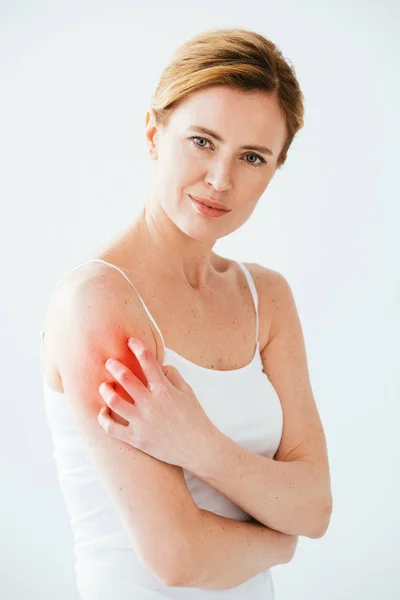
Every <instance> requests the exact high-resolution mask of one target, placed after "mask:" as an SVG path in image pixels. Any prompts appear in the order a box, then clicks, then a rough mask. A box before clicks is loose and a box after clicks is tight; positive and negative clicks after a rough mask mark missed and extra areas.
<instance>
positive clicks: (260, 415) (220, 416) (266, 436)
mask: <svg viewBox="0 0 400 600" xmlns="http://www.w3.org/2000/svg"><path fill="white" fill-rule="evenodd" d="M91 261H99V262H102V263H104V264H106V265H109V266H110V267H112V268H114V269H117V270H118V271H119V272H120V273H121V275H123V276H124V277H125V278H126V279H127V280H128V281H129V283H130V284H131V285H133V284H132V282H131V281H130V280H129V279H128V277H127V276H126V275H125V273H124V272H123V271H122V270H121V269H119V268H118V267H116V266H115V265H112V264H111V263H107V262H105V261H103V260H102V259H90V260H88V261H86V262H85V263H82V264H81V265H78V266H77V267H75V268H74V269H77V268H78V267H80V266H82V265H83V264H86V263H87V262H91ZM238 264H239V265H240V267H241V269H242V270H243V272H244V274H245V276H246V280H247V282H248V285H249V287H250V290H251V294H252V297H253V301H254V305H255V309H256V332H255V334H256V340H257V343H256V350H255V353H254V356H253V359H252V360H251V362H250V363H248V364H247V365H245V366H244V367H241V368H239V369H234V370H230V371H218V370H215V369H208V368H205V367H201V366H199V365H197V364H195V363H193V362H191V361H189V360H187V359H186V358H184V357H183V356H181V355H179V354H178V353H177V352H175V351H174V350H172V349H171V348H168V347H166V346H165V343H164V338H163V336H162V333H161V331H160V329H159V327H158V325H157V323H156V322H155V320H154V318H153V317H152V315H151V314H150V312H149V310H148V309H147V307H146V305H145V303H144V302H143V300H142V298H140V295H139V293H138V292H137V290H136V288H135V286H133V287H134V289H135V290H136V292H137V293H138V295H139V298H140V300H141V301H142V304H143V307H144V309H145V310H146V312H147V314H148V316H149V318H150V319H151V321H152V322H153V324H154V326H155V328H156V329H157V331H158V333H159V334H160V337H161V339H162V341H163V343H164V348H165V358H164V363H163V364H170V365H173V366H175V367H176V368H177V369H178V370H179V371H180V373H181V374H182V376H183V377H184V379H185V380H186V381H187V382H188V383H189V384H190V385H191V387H192V388H193V391H194V393H195V394H196V396H197V398H198V400H199V402H200V403H201V405H202V407H203V409H204V411H205V412H206V414H207V416H208V417H209V418H210V420H211V421H212V422H213V423H214V424H215V425H216V426H217V427H218V429H220V431H222V432H223V433H224V434H225V435H227V436H229V437H230V438H231V439H233V440H234V441H235V442H236V443H237V444H240V445H242V446H243V447H245V448H248V449H249V450H251V451H252V452H255V453H257V454H260V455H262V456H265V457H268V458H273V456H274V454H275V453H276V451H277V449H278V447H279V443H280V440H281V435H282V426H283V414H282V409H281V404H280V401H279V397H278V395H277V393H276V391H275V389H274V387H273V386H272V384H271V382H270V381H269V379H268V377H267V375H266V374H265V373H264V372H263V370H262V369H263V364H262V360H261V355H260V348H259V341H258V322H259V317H258V296H257V290H256V287H255V285H254V282H253V279H252V277H251V274H250V272H249V270H248V269H247V268H246V267H245V265H243V264H242V263H238ZM74 269H72V270H74ZM64 277H65V276H64ZM64 277H63V279H64ZM57 285H58V284H57ZM40 333H41V339H42V340H43V335H44V332H43V331H41V332H40ZM42 361H43V355H42ZM41 364H42V376H43V362H42V363H41ZM43 390H44V400H45V414H46V418H47V421H48V424H49V427H50V431H51V437H52V442H53V456H54V458H55V460H56V466H57V471H58V480H59V483H60V487H61V491H62V494H63V497H64V502H65V506H66V509H67V512H68V515H69V518H70V523H71V528H72V533H73V539H74V556H75V574H76V581H77V586H78V591H79V594H80V598H81V599H82V600H160V599H162V598H173V599H178V598H179V599H182V600H200V599H205V598H207V599H208V600H214V599H215V600H217V599H219V600H225V599H228V598H229V600H233V599H235V600H239V599H240V600H250V599H251V600H273V598H274V587H273V581H272V577H271V573H270V569H268V570H266V571H265V572H263V573H259V574H258V575H256V576H255V577H252V578H251V579H249V580H248V581H246V582H244V583H242V584H240V585H238V586H236V587H234V588H231V589H227V590H205V589H198V588H196V589H195V588H178V587H176V588H174V587H168V586H166V585H164V584H163V583H162V582H161V581H159V580H158V579H157V578H156V577H155V576H154V575H153V574H152V573H151V572H150V571H148V570H147V569H146V568H145V567H144V566H143V564H142V563H141V562H140V560H139V558H138V556H137V554H136V553H135V551H134V550H133V548H132V545H131V543H130V540H129V537H128V534H127V532H126V530H125V528H124V525H123V523H122V521H121V519H120V517H119V515H118V512H117V510H116V508H115V506H114V504H113V502H112V500H111V498H110V497H109V495H108V493H107V491H106V489H105V488H104V486H103V484H102V482H101V479H100V477H99V475H98V472H97V470H96V468H95V467H94V466H93V464H92V462H91V459H90V457H89V455H88V453H87V452H86V450H85V446H84V443H83V440H82V438H81V436H80V434H79V433H78V431H77V429H76V427H75V423H74V420H73V418H72V416H71V412H70V409H69V405H68V398H67V397H66V396H65V394H64V393H62V392H57V391H55V390H53V389H52V388H50V387H49V386H48V385H47V384H46V381H45V379H44V377H43ZM184 477H185V480H186V483H187V486H188V488H189V491H190V493H191V494H192V497H193V499H194V501H195V502H196V504H197V505H198V506H199V507H200V508H204V509H206V510H209V511H212V512H214V513H216V514H218V515H221V516H224V517H229V518H231V519H236V520H240V521H247V520H250V516H249V515H248V514H247V513H246V512H244V511H243V510H242V509H241V508H240V507H239V506H237V505H236V504H234V503H233V502H232V501H231V500H230V499H229V498H227V497H226V496H224V495H223V494H222V493H220V492H219V491H217V490H216V489H215V488H213V487H211V486H210V485H208V484H207V483H205V482H204V481H203V480H202V479H199V478H197V477H195V476H194V475H193V474H192V473H191V472H189V471H187V470H185V469H184Z"/></svg>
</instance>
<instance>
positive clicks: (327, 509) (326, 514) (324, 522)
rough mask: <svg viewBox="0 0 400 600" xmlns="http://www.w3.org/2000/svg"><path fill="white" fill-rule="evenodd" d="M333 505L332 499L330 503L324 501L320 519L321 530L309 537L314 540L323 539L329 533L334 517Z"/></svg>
mask: <svg viewBox="0 0 400 600" xmlns="http://www.w3.org/2000/svg"><path fill="white" fill-rule="evenodd" d="M332 505H333V502H332V497H330V498H329V500H328V501H324V503H323V510H322V517H321V518H320V519H319V528H318V530H317V531H316V532H313V533H312V535H309V537H310V538H312V539H314V540H316V539H319V538H322V537H323V536H324V535H325V533H326V532H327V531H328V528H329V523H330V521H331V515H332Z"/></svg>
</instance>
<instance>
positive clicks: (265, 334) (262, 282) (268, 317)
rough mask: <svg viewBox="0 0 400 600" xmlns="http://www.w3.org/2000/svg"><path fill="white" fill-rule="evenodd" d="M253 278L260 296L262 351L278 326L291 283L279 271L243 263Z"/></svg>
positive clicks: (255, 264) (256, 264)
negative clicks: (284, 299)
mask: <svg viewBox="0 0 400 600" xmlns="http://www.w3.org/2000/svg"><path fill="white" fill-rule="evenodd" d="M243 264H244V265H245V266H246V267H247V268H248V270H249V271H250V274H251V276H252V278H253V281H254V284H255V286H256V288H257V294H258V308H259V316H260V349H261V350H260V351H261V352H262V351H263V350H264V348H265V347H266V346H267V344H268V342H269V340H270V339H271V336H272V335H273V331H274V327H276V325H277V319H278V318H279V315H280V312H281V310H282V306H283V305H284V301H283V298H284V296H285V295H286V296H287V295H288V293H290V286H289V283H288V281H287V279H286V277H285V276H284V275H282V273H280V272H279V271H276V270H274V269H271V268H269V267H264V266H263V265H259V264H258V263H243Z"/></svg>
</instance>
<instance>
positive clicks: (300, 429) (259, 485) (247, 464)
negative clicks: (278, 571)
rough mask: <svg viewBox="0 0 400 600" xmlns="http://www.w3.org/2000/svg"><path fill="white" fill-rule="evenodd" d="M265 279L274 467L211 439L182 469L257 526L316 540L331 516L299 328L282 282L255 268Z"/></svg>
mask: <svg viewBox="0 0 400 600" xmlns="http://www.w3.org/2000/svg"><path fill="white" fill-rule="evenodd" d="M255 267H256V268H258V272H259V274H260V276H261V277H264V281H265V280H266V276H267V277H268V282H267V283H268V285H267V286H265V287H266V288H267V289H268V295H267V294H264V299H263V302H268V303H269V306H268V310H269V311H273V318H272V326H271V332H270V338H269V341H268V344H267V345H266V347H265V348H264V349H263V351H262V353H261V356H262V361H263V365H264V372H265V373H266V375H267V376H268V378H269V380H270V382H271V383H272V385H273V387H274V388H275V390H276V392H277V394H278V396H279V399H280V402H281V405H282V410H283V433H282V437H281V441H280V445H279V448H278V451H277V453H276V454H275V457H274V459H270V458H265V457H263V456H261V455H259V454H255V453H253V452H251V451H250V450H247V449H246V448H243V447H242V446H239V445H238V444H236V443H235V442H234V441H233V440H232V439H230V438H229V437H227V436H225V435H224V434H222V433H221V432H219V431H218V430H217V431H214V432H213V433H212V435H211V437H210V438H209V439H208V440H205V441H204V445H203V447H202V449H201V451H199V452H198V453H197V455H196V457H197V460H196V459H195V457H194V458H193V462H192V464H191V465H190V467H189V469H190V470H191V471H192V472H193V473H194V474H195V475H197V476H198V477H200V478H201V479H203V480H204V481H207V482H208V483H209V484H210V485H212V486H213V487H214V488H216V489H217V490H219V491H220V492H222V493H223V494H225V495H226V496H228V497H229V498H230V499H231V500H232V502H235V504H237V505H238V506H240V507H241V508H242V509H243V510H245V511H246V512H247V513H249V514H250V515H251V516H252V517H254V518H255V519H256V520H257V521H259V522H260V523H263V524H264V525H266V526H267V527H271V528H273V529H276V530H278V531H281V532H282V533H287V534H292V535H304V536H308V537H311V538H318V537H321V536H322V535H324V533H325V532H326V530H327V528H328V525H329V521H330V516H331V512H332V494H331V486H330V474H329V464H328V456H327V447H326V440H325V435H324V431H323V427H322V423H321V420H320V417H319V414H318V410H317V407H316V403H315V400H314V397H313V393H312V389H311V384H310V379H309V374H308V367H307V358H306V351H305V344H304V338H303V333H302V328H301V324H300V320H299V316H298V312H297V309H296V304H295V301H294V298H293V294H292V291H291V288H290V286H289V284H288V282H287V280H286V279H285V278H284V276H283V275H281V274H280V273H278V272H276V271H271V270H269V269H264V268H263V267H260V266H259V265H255Z"/></svg>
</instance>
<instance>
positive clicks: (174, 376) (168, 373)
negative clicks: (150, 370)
mask: <svg viewBox="0 0 400 600" xmlns="http://www.w3.org/2000/svg"><path fill="white" fill-rule="evenodd" d="M162 370H163V373H164V375H165V377H166V378H167V379H168V381H169V382H170V383H172V385H173V386H174V387H176V388H177V389H178V390H181V391H182V392H184V391H185V390H187V389H188V388H189V387H190V386H189V384H188V383H187V382H186V381H185V379H184V378H183V377H182V375H181V374H180V372H179V371H178V369H176V368H175V367H174V366H172V365H164V366H163V367H162Z"/></svg>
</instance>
